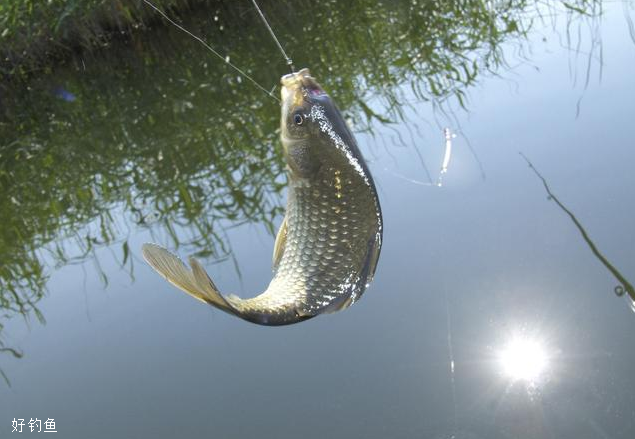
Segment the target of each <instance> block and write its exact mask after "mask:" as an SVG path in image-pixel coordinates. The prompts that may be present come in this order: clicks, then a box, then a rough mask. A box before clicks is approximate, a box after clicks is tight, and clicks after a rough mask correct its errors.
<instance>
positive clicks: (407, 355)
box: [0, 0, 635, 439]
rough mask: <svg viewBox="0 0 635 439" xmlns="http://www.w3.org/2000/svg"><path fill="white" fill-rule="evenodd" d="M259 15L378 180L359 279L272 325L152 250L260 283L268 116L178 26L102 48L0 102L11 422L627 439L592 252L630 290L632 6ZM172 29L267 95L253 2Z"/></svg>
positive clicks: (193, 431) (603, 283) (281, 181)
mask: <svg viewBox="0 0 635 439" xmlns="http://www.w3.org/2000/svg"><path fill="white" fill-rule="evenodd" d="M371 3H372V4H371ZM263 8H264V9H265V12H266V13H267V15H268V16H270V17H271V21H272V25H273V27H274V28H275V29H276V30H277V31H278V33H279V34H280V37H281V39H282V40H283V41H284V42H285V45H286V48H287V50H288V52H289V53H290V54H292V56H293V58H294V60H295V62H296V64H297V65H298V66H308V67H310V68H311V70H312V72H313V73H314V75H315V76H316V77H317V78H318V80H319V81H320V82H321V83H322V85H323V86H324V88H325V89H327V90H328V91H329V92H330V94H331V95H332V96H333V98H334V99H335V100H336V102H337V103H338V105H339V106H340V108H341V109H342V111H343V113H344V114H345V115H346V117H347V119H348V120H349V122H350V123H351V124H352V126H353V127H354V130H355V132H356V135H357V139H358V142H359V144H360V147H361V149H362V151H363V153H364V155H365V157H366V158H367V161H368V163H369V167H370V169H371V172H372V173H373V176H374V178H375V180H376V183H377V186H378V191H379V195H380V199H381V202H382V208H383V212H384V220H385V232H384V233H385V234H384V245H383V249H382V255H381V259H380V262H379V266H378V270H377V273H376V276H375V280H374V282H373V284H372V285H371V287H370V288H369V289H368V291H367V293H366V294H365V295H364V297H363V299H362V300H361V301H360V302H358V303H357V304H355V305H354V306H353V307H351V308H350V309H348V310H346V311H344V312H340V313H336V314H333V315H325V316H320V317H318V318H315V319H313V320H310V321H307V322H305V323H301V324H298V325H293V326H289V327H281V328H267V327H260V326H256V325H252V324H248V323H246V322H244V321H241V320H239V319H236V318H233V317H231V316H228V315H225V314H223V313H221V312H218V311H216V310H213V309H211V308H210V307H205V306H202V305H201V304H200V303H198V302H197V301H195V300H192V299H191V298H189V297H187V296H186V295H185V294H182V293H180V292H179V291H177V290H176V289H175V288H174V287H172V286H171V285H169V284H168V283H166V282H165V281H164V280H163V279H162V278H161V277H160V276H158V275H157V274H156V273H155V272H153V270H152V269H151V268H150V267H148V266H147V265H145V263H144V262H143V261H142V260H141V258H140V247H141V244H142V243H143V242H146V241H153V242H158V243H160V244H162V245H164V246H166V247H168V248H170V249H173V250H174V251H176V252H177V253H179V254H180V255H182V256H186V255H190V254H196V255H198V257H199V258H200V259H201V260H203V261H204V263H205V265H206V266H207V268H208V270H209V272H210V274H211V276H212V277H213V279H214V281H215V283H216V284H217V285H218V286H219V287H220V288H221V290H222V291H224V292H234V293H236V294H238V295H241V296H243V297H248V296H251V295H255V294H257V293H259V292H260V291H262V290H263V289H264V288H265V287H266V285H267V284H268V282H269V280H270V277H271V267H270V263H271V252H272V249H273V239H274V238H273V233H274V232H275V230H276V228H277V226H278V225H279V223H280V221H281V219H282V215H283V212H284V200H285V177H284V163H283V160H282V155H281V151H280V145H279V143H278V140H277V136H278V132H277V127H278V124H279V108H278V104H277V102H275V101H274V100H273V99H271V98H269V97H267V95H265V94H264V93H262V92H261V91H259V90H258V89H256V88H254V87H253V86H252V85H250V84H249V83H247V82H246V81H245V80H244V79H242V80H241V79H240V78H238V77H237V76H236V74H235V73H234V72H232V71H231V70H228V69H227V68H226V66H224V65H222V64H220V63H219V62H218V60H217V59H215V58H213V57H212V56H211V54H209V53H208V52H206V51H205V50H204V49H202V48H201V47H200V46H199V45H197V44H196V43H195V42H194V41H193V40H192V39H191V38H188V37H186V36H184V35H182V34H180V33H179V32H178V30H175V29H173V28H163V27H161V26H160V25H159V23H157V24H156V25H155V26H154V29H151V30H148V31H146V32H143V33H140V34H135V35H133V36H131V37H130V38H128V39H126V40H125V41H123V40H122V41H119V40H113V42H112V47H111V49H110V50H106V51H103V52H101V53H98V54H93V55H90V56H89V55H83V56H78V57H77V58H76V59H73V60H69V61H68V63H67V64H66V65H63V66H60V67H58V68H55V69H53V70H52V71H51V72H48V73H42V74H41V75H38V76H35V77H33V79H32V80H31V82H30V83H29V84H28V87H27V86H24V87H18V86H17V85H16V86H14V87H13V88H12V89H10V90H7V91H6V92H5V96H4V97H3V98H4V103H3V107H2V118H1V119H0V133H1V137H0V139H1V140H0V142H1V143H0V154H1V156H0V184H1V185H2V195H1V196H0V215H1V217H2V224H3V227H2V231H1V232H0V258H1V260H2V265H1V266H0V288H1V294H2V296H1V297H2V299H1V302H0V306H1V307H2V316H1V317H0V325H1V326H0V329H1V333H0V343H1V345H0V348H2V349H3V350H2V351H0V370H2V374H3V380H2V381H0V413H1V415H0V431H3V432H4V431H6V432H8V433H10V432H11V422H12V420H13V419H14V418H18V419H19V418H27V419H26V420H27V422H28V419H29V418H39V419H41V420H46V419H47V418H53V419H55V421H56V425H57V431H58V434H60V435H62V437H69V438H75V437H77V438H80V437H81V438H84V437H95V438H97V437H104V438H106V437H108V438H110V437H166V438H167V437H174V436H176V435H178V436H179V437H201V436H209V437H255V436H256V435H257V436H258V437H272V438H286V437H289V438H291V437H297V436H298V435H301V436H302V437H307V438H313V437H314V438H322V437H326V436H328V437H373V438H374V437H377V438H379V437H381V438H384V437H395V438H397V437H398V438H401V437H403V438H412V437H426V438H451V437H455V438H488V439H491V438H520V437H522V438H552V437H556V438H631V437H633V434H635V380H634V379H633V377H632V365H633V364H635V349H634V348H635V342H634V341H633V337H632V333H633V331H634V330H635V314H634V313H633V310H632V305H631V303H632V302H631V300H630V299H629V294H628V292H626V293H625V294H624V295H622V296H621V297H618V295H616V294H615V291H614V290H615V288H616V287H618V286H620V285H619V281H618V279H616V278H615V276H614V275H613V274H612V273H611V271H609V269H607V266H606V264H605V263H603V261H602V260H600V259H599V258H598V257H597V256H596V255H594V253H593V252H592V250H591V248H590V245H589V240H590V241H591V242H592V243H593V245H595V246H596V247H597V249H598V250H599V252H600V253H601V255H602V256H603V257H604V260H605V262H608V263H609V264H610V265H611V266H612V267H613V268H614V269H616V270H618V271H619V273H620V274H621V275H622V276H623V278H624V279H626V280H630V283H631V284H632V283H633V279H635V265H634V262H633V261H635V230H634V228H633V220H632V218H633V216H634V214H635V208H634V205H635V203H633V199H634V198H633V188H634V187H635V175H634V174H633V172H632V169H633V163H634V162H635V148H633V146H635V145H633V139H634V138H635V126H634V125H633V124H632V115H633V114H634V113H635V108H634V104H633V102H635V87H634V86H633V81H632V73H631V72H632V71H633V70H634V69H635V43H634V41H633V37H632V35H633V34H632V32H629V26H630V23H631V21H630V20H631V18H630V17H632V15H633V14H632V8H633V4H632V3H630V2H626V3H621V2H605V3H603V4H601V3H600V2H592V1H585V2H582V1H581V2H578V3H575V4H574V3H570V4H566V5H564V4H558V5H557V6H555V4H554V6H551V7H546V6H545V5H544V4H542V3H539V2H526V1H513V2H504V3H494V2H492V3H485V2H437V3H435V2H425V3H423V4H420V2H417V1H415V0H412V1H401V2H397V3H395V4H391V5H382V4H379V5H375V3H374V2H365V1H361V0H360V1H355V2H353V3H352V4H351V5H349V6H346V7H344V6H342V5H341V4H339V5H338V3H335V2H330V3H328V4H324V3H321V4H313V3H308V2H302V1H300V2H294V6H293V7H291V8H289V9H287V8H286V7H283V6H276V5H275V4H267V3H264V4H263ZM183 20H184V23H185V24H187V26H188V27H189V28H191V29H193V30H194V31H195V32H196V33H197V34H200V35H205V36H206V39H207V40H208V41H210V42H211V43H213V44H214V47H215V48H216V49H217V50H219V51H221V52H222V53H227V54H229V55H230V58H231V61H232V62H234V63H236V64H237V65H239V66H240V67H241V68H244V69H246V70H247V71H249V72H250V73H251V74H253V76H254V77H255V79H256V80H257V81H259V82H260V83H262V84H264V85H266V86H267V88H271V87H273V86H274V85H276V84H277V82H278V80H279V76H280V75H281V74H283V73H285V68H284V61H283V60H282V58H281V57H280V55H279V53H277V52H276V48H275V46H274V44H273V43H272V42H270V40H269V39H268V36H267V33H266V30H265V29H263V28H262V25H261V24H260V23H259V22H258V18H257V16H256V15H255V13H254V11H253V10H252V9H251V7H250V4H249V2H244V4H240V5H235V4H234V3H232V4H231V5H230V4H227V5H219V6H211V7H210V8H208V9H202V10H196V11H194V12H193V13H192V16H189V17H184V18H183ZM630 29H632V27H631V28H630ZM445 127H448V128H450V130H451V132H452V133H455V134H456V137H454V138H453V139H452V155H451V158H450V162H449V167H448V171H447V173H446V174H444V176H443V179H442V181H441V183H442V184H441V186H439V185H438V183H439V180H438V179H439V173H440V170H441V165H442V161H443V157H444V135H443V128H445ZM519 152H523V153H524V154H525V155H526V157H528V158H529V160H531V162H532V163H533V165H534V166H535V169H537V170H538V171H539V172H540V173H541V175H542V176H543V177H544V178H545V180H546V181H547V183H548V185H549V189H550V190H551V191H552V193H553V194H554V195H555V196H556V197H557V200H558V201H560V202H561V203H562V205H564V206H565V207H566V208H567V209H568V210H569V211H570V212H571V213H572V214H573V215H574V217H575V219H576V221H578V223H579V224H580V225H581V227H583V229H584V231H585V233H586V234H587V238H588V239H587V240H585V239H584V237H583V235H582V234H581V233H580V230H579V229H578V228H577V227H576V225H575V224H574V222H573V221H572V218H571V217H570V216H568V215H567V213H566V212H565V211H564V210H563V209H562V208H561V207H560V206H559V205H558V204H557V203H556V202H555V200H554V199H552V198H550V197H549V194H548V193H547V192H546V190H545V187H544V186H543V183H542V181H541V180H540V179H539V178H538V176H537V175H536V174H535V173H534V172H533V171H532V169H531V168H530V167H529V166H528V164H527V162H526V161H525V160H524V159H523V157H521V156H520V155H519ZM621 287H622V288H623V289H624V287H625V285H621ZM619 291H621V290H619ZM24 429H28V427H26V426H25V427H24Z"/></svg>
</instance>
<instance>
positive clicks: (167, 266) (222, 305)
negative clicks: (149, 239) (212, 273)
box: [141, 244, 236, 314]
mask: <svg viewBox="0 0 635 439" xmlns="http://www.w3.org/2000/svg"><path fill="white" fill-rule="evenodd" d="M141 252H142V254H143V258H144V259H145V260H146V262H147V263H148V264H149V265H150V266H151V267H152V268H154V269H155V270H156V271H157V272H158V273H159V274H161V275H162V276H163V277H165V279H166V280H167V281H168V282H170V283H171V284H172V285H174V286H176V287H177V288H179V289H181V290H183V291H185V292H186V293H187V294H189V295H190V296H192V297H194V298H196V299H198V300H200V301H202V302H205V303H209V304H210V305H212V306H215V307H216V308H219V309H222V310H223V311H226V312H229V313H231V314H236V310H235V309H234V308H233V307H232V306H231V305H230V304H229V303H228V302H227V300H226V299H225V298H224V297H223V296H222V295H221V294H220V292H219V291H218V288H216V285H214V282H212V280H211V279H210V277H209V276H208V274H207V272H206V271H205V269H204V268H203V266H202V265H201V264H200V262H198V261H197V260H196V259H194V258H193V257H191V258H190V265H191V266H192V270H190V269H189V268H187V267H186V266H185V264H184V263H183V262H182V261H181V259H180V258H179V257H178V256H176V255H174V254H172V253H171V252H169V251H168V250H166V249H164V248H163V247H161V246H159V245H156V244H143V247H142V250H141Z"/></svg>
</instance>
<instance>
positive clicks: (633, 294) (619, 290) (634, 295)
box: [519, 152, 635, 301]
mask: <svg viewBox="0 0 635 439" xmlns="http://www.w3.org/2000/svg"><path fill="white" fill-rule="evenodd" d="M519 154H520V155H521V157H522V158H523V159H525V161H526V162H527V164H528V165H529V167H530V168H531V170H532V171H534V173H535V174H536V175H537V176H538V178H540V180H542V184H543V186H544V187H545V190H546V191H547V195H549V199H550V200H553V201H554V202H555V203H556V204H557V205H558V207H560V209H562V210H563V211H564V212H565V213H566V214H567V215H569V218H571V221H573V224H575V226H576V227H577V228H578V230H579V231H580V234H581V235H582V238H583V239H584V241H585V242H586V243H587V244H588V246H589V248H590V249H591V251H592V252H593V254H594V255H595V257H596V258H598V259H599V260H600V262H601V263H602V264H603V265H604V266H605V267H606V268H607V269H608V270H609V271H610V272H611V274H612V275H613V276H615V279H617V281H618V282H619V283H620V284H621V285H618V286H617V287H615V293H616V294H617V295H618V296H622V295H624V292H627V293H628V295H629V296H630V298H631V299H632V300H633V301H635V289H633V286H632V285H631V284H630V282H629V281H628V280H626V278H624V276H622V274H621V273H620V272H619V271H618V270H617V268H615V267H614V266H613V265H612V264H611V263H610V262H609V261H608V260H607V259H606V258H605V257H604V255H602V253H600V251H599V250H598V248H597V247H596V246H595V244H594V243H593V241H591V238H590V237H589V235H588V234H587V232H586V230H585V229H584V227H582V224H580V222H579V221H578V219H577V218H576V217H575V215H574V214H573V213H572V212H571V211H570V210H569V209H567V208H566V207H565V205H564V204H562V203H561V202H560V200H559V199H558V198H557V197H556V196H555V195H554V194H553V192H551V189H550V188H549V185H548V184H547V180H545V178H544V177H543V176H542V174H541V173H540V172H538V170H537V169H536V167H535V166H534V165H533V163H532V162H531V161H530V160H529V159H528V158H527V156H525V154H523V153H522V152H520V153H519Z"/></svg>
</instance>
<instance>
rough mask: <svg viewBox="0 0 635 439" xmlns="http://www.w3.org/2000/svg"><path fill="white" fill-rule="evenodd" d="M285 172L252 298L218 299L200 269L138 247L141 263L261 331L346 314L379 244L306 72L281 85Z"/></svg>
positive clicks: (358, 161) (361, 181) (371, 194)
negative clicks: (269, 251) (265, 272)
mask: <svg viewBox="0 0 635 439" xmlns="http://www.w3.org/2000/svg"><path fill="white" fill-rule="evenodd" d="M281 83H282V90H281V97H282V100H281V110H282V115H281V135H280V140H281V143H282V147H283V149H284V157H285V160H286V163H287V174H288V182H289V187H288V199H287V208H286V214H285V217H284V220H283V221H282V225H281V226H280V230H279V231H278V234H277V236H276V240H275V244H274V251H273V272H274V275H273V279H272V280H271V282H270V284H269V287H268V288H267V289H266V290H265V291H264V292H263V293H262V294H260V295H258V296H256V297H253V298H250V299H241V298H239V297H237V296H235V295H222V294H221V293H220V292H219V290H218V288H217V287H216V285H214V282H212V280H211V279H210V277H209V276H208V274H207V272H206V271H205V269H204V268H203V266H202V265H201V264H200V262H198V261H197V260H196V259H195V258H190V260H189V262H190V266H191V270H190V269H189V268H187V267H186V266H185V265H184V264H183V262H181V260H180V259H179V258H178V257H177V256H175V255H173V254H172V253H170V252H169V251H168V250H166V249H164V248H162V247H160V246H158V245H156V244H144V246H143V256H144V258H145V260H146V261H147V262H148V263H149V264H150V265H151V266H152V267H153V268H154V269H155V270H156V271H158V272H159V273H160V274H162V275H163V276H164V277H165V278H166V279H167V280H168V281H169V282H171V283H172V284H174V285H175V286H177V287H178V288H180V289H182V290H183V291H185V292H186V293H188V294H190V295H191V296H193V297H195V298H196V299H199V300H201V301H202V302H205V303H208V304H210V305H212V306H214V307H216V308H219V309H221V310H223V311H225V312H227V313H229V314H233V315H235V316H237V317H240V318H242V319H245V320H248V321H250V322H253V323H258V324H261V325H286V324H291V323H296V322H300V321H303V320H307V319H309V318H312V317H315V316H317V315H319V314H323V313H330V312H334V311H338V310H341V309H344V308H347V307H348V306H350V305H351V304H353V303H354V302H355V301H356V300H358V299H359V298H360V296H361V295H362V294H363V293H364V291H365V289H366V288H367V286H368V285H369V283H370V282H371V280H372V278H373V275H374V273H375V268H376V266H377V260H378V259H379V253H380V249H381V243H382V215H381V208H380V205H379V199H378V197H377V191H376V189H375V184H374V182H373V179H372V177H371V175H370V172H369V171H368V168H367V167H366V164H365V162H364V160H363V158H362V155H361V153H360V151H359V149H358V147H357V143H356V142H355V138H354V137H353V135H352V133H351V131H350V130H349V129H348V127H347V125H346V123H345V121H344V119H343V118H342V115H341V114H340V112H339V110H338V109H337V107H336V106H335V103H334V102H333V101H332V99H331V98H330V97H329V95H328V94H326V92H325V91H324V90H323V89H322V87H321V86H320V85H319V84H318V83H317V82H316V80H315V79H314V78H313V77H312V76H311V75H310V73H309V70H308V69H302V70H300V71H298V72H295V73H291V74H288V75H285V76H283V77H282V78H281Z"/></svg>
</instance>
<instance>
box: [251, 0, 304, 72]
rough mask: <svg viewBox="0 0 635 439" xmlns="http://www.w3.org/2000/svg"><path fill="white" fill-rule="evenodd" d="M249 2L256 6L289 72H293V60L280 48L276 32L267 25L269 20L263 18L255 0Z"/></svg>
mask: <svg viewBox="0 0 635 439" xmlns="http://www.w3.org/2000/svg"><path fill="white" fill-rule="evenodd" d="M251 2H252V3H253V4H254V7H255V8H256V11H258V15H260V18H262V22H263V23H264V24H265V26H266V27H267V29H268V30H269V33H270V34H271V36H272V37H273V41H275V42H276V44H277V45H278V49H280V52H282V56H284V59H285V61H286V62H287V65H288V66H289V68H290V69H291V73H294V72H295V68H294V67H293V61H292V60H291V58H289V57H288V56H287V53H286V52H285V51H284V49H283V48H282V44H280V41H278V38H276V34H275V33H274V32H273V29H271V26H269V22H268V21H267V19H266V18H265V15H264V14H263V13H262V11H261V10H260V8H259V7H258V4H257V3H256V0H251Z"/></svg>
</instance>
